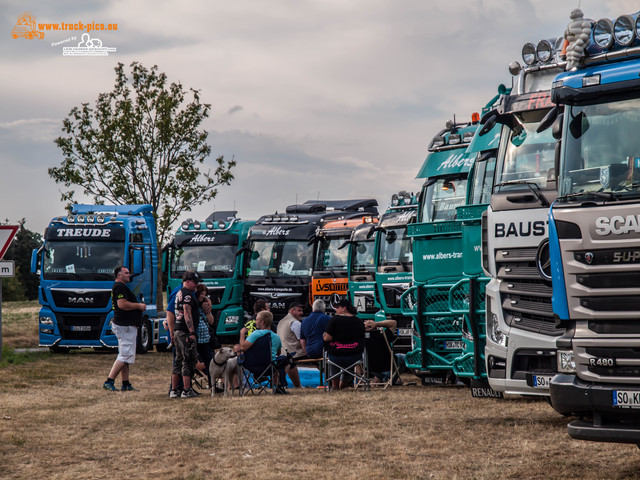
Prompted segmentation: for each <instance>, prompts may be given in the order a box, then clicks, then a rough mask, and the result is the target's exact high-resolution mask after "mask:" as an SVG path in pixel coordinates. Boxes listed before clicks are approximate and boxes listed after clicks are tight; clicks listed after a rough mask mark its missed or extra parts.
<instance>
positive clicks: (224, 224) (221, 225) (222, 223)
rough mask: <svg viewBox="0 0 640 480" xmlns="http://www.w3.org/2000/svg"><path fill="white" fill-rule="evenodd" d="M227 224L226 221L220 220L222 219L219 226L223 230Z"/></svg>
mask: <svg viewBox="0 0 640 480" xmlns="http://www.w3.org/2000/svg"><path fill="white" fill-rule="evenodd" d="M226 226H227V224H226V223H224V221H222V220H220V221H219V222H218V228H219V229H220V230H222V229H223V228H224V227H226Z"/></svg>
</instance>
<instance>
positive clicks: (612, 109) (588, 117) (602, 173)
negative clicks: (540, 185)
mask: <svg viewBox="0 0 640 480" xmlns="http://www.w3.org/2000/svg"><path fill="white" fill-rule="evenodd" d="M639 131H640V99H631V100H622V101H617V102H611V103H602V104H599V105H587V106H581V107H576V106H568V107H566V112H565V118H564V133H563V137H562V138H563V149H564V152H563V156H562V166H561V168H560V170H561V175H562V178H561V181H560V186H559V188H560V195H569V194H576V193H578V194H579V193H581V192H618V193H616V197H619V196H624V195H625V194H627V195H628V194H636V193H637V192H638V188H639V187H640V135H638V132H639Z"/></svg>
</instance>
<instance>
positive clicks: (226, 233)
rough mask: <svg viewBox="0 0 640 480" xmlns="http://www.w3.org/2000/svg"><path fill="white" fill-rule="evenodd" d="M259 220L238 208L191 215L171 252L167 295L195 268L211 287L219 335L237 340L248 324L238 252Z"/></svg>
mask: <svg viewBox="0 0 640 480" xmlns="http://www.w3.org/2000/svg"><path fill="white" fill-rule="evenodd" d="M254 223H255V222H253V221H249V220H242V219H241V218H238V217H237V212H236V211H218V212H213V213H212V214H211V215H210V216H209V217H208V218H207V219H206V220H204V221H197V220H195V221H194V220H192V219H188V220H185V221H184V222H182V225H181V226H180V228H178V230H177V231H176V234H175V235H174V238H173V241H172V242H171V244H170V246H169V248H168V249H166V250H165V251H166V252H167V260H168V261H165V264H164V267H165V268H164V269H165V271H166V272H167V275H168V282H167V296H168V295H169V294H170V292H171V291H173V289H174V288H175V287H177V286H178V285H181V284H182V275H183V274H184V272H185V271H187V270H195V271H196V272H198V274H199V275H200V277H201V278H202V280H203V283H204V284H205V285H206V286H207V288H208V289H209V298H210V299H211V311H212V313H213V317H214V320H215V323H214V325H215V327H214V328H215V331H216V336H217V337H218V338H219V339H220V340H221V341H222V342H233V341H235V339H236V337H237V336H238V335H239V334H240V329H241V328H242V326H243V324H244V310H243V307H242V289H243V285H244V281H243V271H242V258H240V257H238V256H236V253H237V252H238V249H239V248H240V247H241V246H242V243H243V242H244V241H245V240H246V239H247V235H248V234H249V229H250V228H251V226H252V225H253V224H254Z"/></svg>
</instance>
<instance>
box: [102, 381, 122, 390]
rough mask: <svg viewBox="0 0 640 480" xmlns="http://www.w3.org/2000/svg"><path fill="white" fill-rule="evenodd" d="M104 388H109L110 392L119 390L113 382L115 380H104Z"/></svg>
mask: <svg viewBox="0 0 640 480" xmlns="http://www.w3.org/2000/svg"><path fill="white" fill-rule="evenodd" d="M102 388H104V389H105V390H109V391H110V392H117V391H118V388H117V387H116V386H115V385H114V384H113V382H104V385H102Z"/></svg>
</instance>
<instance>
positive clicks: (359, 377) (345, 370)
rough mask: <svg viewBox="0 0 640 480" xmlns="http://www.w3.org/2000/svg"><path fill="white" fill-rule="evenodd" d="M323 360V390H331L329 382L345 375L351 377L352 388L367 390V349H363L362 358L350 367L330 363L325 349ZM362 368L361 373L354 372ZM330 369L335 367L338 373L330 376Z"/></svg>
mask: <svg viewBox="0 0 640 480" xmlns="http://www.w3.org/2000/svg"><path fill="white" fill-rule="evenodd" d="M322 358H323V364H324V365H323V370H324V371H325V378H324V390H325V392H328V391H329V390H331V389H332V388H331V381H332V380H333V379H335V378H340V376H342V375H343V374H344V375H347V376H351V377H353V382H354V383H353V386H354V388H356V389H357V388H360V387H362V388H363V390H365V391H368V390H369V361H368V357H367V348H366V347H365V348H364V350H363V352H362V358H361V359H359V360H357V361H355V362H352V363H351V364H350V365H346V366H342V365H339V364H338V363H336V362H334V361H332V360H331V359H330V358H329V353H328V352H327V350H326V349H325V350H324V352H323V355H322ZM357 366H361V367H362V373H357V372H356V367H357ZM331 367H335V368H336V369H337V370H338V371H337V373H336V372H334V373H333V374H331V373H330V372H331V369H332V368H331Z"/></svg>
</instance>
